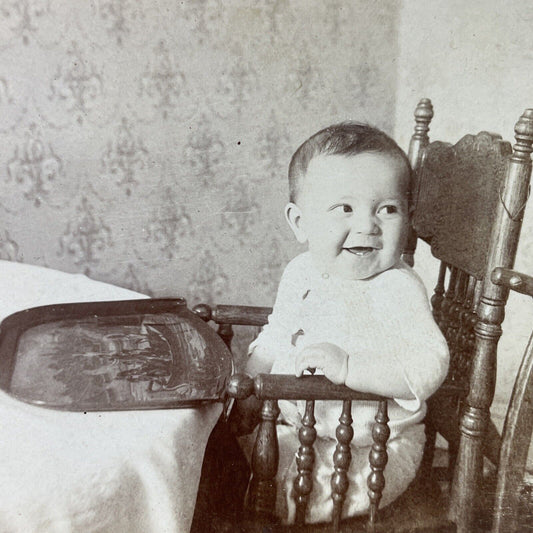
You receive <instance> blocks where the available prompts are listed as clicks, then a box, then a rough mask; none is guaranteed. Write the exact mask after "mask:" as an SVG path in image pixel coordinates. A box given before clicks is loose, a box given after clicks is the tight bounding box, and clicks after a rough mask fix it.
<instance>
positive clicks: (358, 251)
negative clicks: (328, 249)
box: [344, 246, 376, 255]
mask: <svg viewBox="0 0 533 533" xmlns="http://www.w3.org/2000/svg"><path fill="white" fill-rule="evenodd" d="M344 250H346V251H347V252H350V253H351V254H354V255H368V254H370V253H372V252H373V251H374V250H376V248H372V247H371V246H353V247H352V248H344Z"/></svg>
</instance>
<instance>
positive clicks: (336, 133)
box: [289, 121, 411, 202]
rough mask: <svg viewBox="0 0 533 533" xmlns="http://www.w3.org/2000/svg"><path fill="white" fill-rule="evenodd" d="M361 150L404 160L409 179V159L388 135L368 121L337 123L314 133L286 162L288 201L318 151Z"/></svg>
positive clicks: (344, 152) (347, 152)
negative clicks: (287, 162) (288, 161)
mask: <svg viewBox="0 0 533 533" xmlns="http://www.w3.org/2000/svg"><path fill="white" fill-rule="evenodd" d="M365 152H376V153H385V154H390V155H392V156H396V157H399V158H400V159H402V160H403V161H404V162H405V165H406V170H407V173H408V178H409V181H411V180H410V179H411V166H410V164H409V159H408V158H407V156H406V155H405V152H404V151H403V150H402V149H401V148H400V147H399V146H398V145H397V144H396V142H395V141H394V140H393V139H392V138H391V137H389V136H388V135H387V134H386V133H384V132H382V131H381V130H379V129H377V128H375V127H373V126H369V125H368V124H363V123H360V122H352V121H349V122H341V123H340V124H334V125H333V126H329V127H327V128H324V129H323V130H320V131H319V132H318V133H315V134H314V135H312V136H311V137H309V139H307V140H306V141H305V142H304V143H303V144H302V145H300V147H299V148H298V150H296V152H294V155H293V156H292V158H291V162H290V164H289V193H290V201H291V202H295V201H296V199H297V197H298V194H299V192H300V188H301V184H302V178H303V177H304V176H305V173H306V172H307V167H308V166H309V163H310V161H311V159H313V157H316V156H318V155H321V154H324V155H346V156H354V155H357V154H361V153H365ZM409 185H410V183H409ZM409 189H410V187H409Z"/></svg>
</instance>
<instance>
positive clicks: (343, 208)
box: [330, 204, 353, 213]
mask: <svg viewBox="0 0 533 533" xmlns="http://www.w3.org/2000/svg"><path fill="white" fill-rule="evenodd" d="M330 211H340V212H341V213H352V212H353V209H352V206H351V205H349V204H337V205H334V206H333V207H331V208H330Z"/></svg>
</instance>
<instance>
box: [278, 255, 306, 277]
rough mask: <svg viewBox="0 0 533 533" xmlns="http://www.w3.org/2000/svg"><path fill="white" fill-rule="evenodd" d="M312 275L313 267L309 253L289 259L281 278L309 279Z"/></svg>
mask: <svg viewBox="0 0 533 533" xmlns="http://www.w3.org/2000/svg"><path fill="white" fill-rule="evenodd" d="M312 275H313V265H312V262H311V255H310V254H309V252H303V253H301V254H299V255H297V256H296V257H294V258H293V259H291V260H290V261H289V262H288V263H287V266H286V267H285V270H284V271H283V276H282V277H283V278H297V279H310V278H311V277H312Z"/></svg>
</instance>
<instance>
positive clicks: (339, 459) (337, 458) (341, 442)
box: [331, 400, 353, 531]
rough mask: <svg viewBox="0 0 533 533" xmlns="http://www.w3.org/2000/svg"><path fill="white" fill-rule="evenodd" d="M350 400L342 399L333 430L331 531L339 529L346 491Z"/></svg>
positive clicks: (348, 464)
mask: <svg viewBox="0 0 533 533" xmlns="http://www.w3.org/2000/svg"><path fill="white" fill-rule="evenodd" d="M352 422H353V419H352V402H351V400H344V401H343V403H342V413H341V416H340V417H339V425H338V426H337V430H336V432H335V434H336V437H337V447H336V448H335V452H334V453H333V467H334V472H333V475H332V476H331V497H332V498H333V531H339V525H340V520H341V516H342V506H343V504H344V500H345V498H346V492H347V491H348V486H349V483H350V482H349V480H348V469H349V467H350V463H351V461H352V452H351V448H350V443H351V442H352V439H353V427H352Z"/></svg>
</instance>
